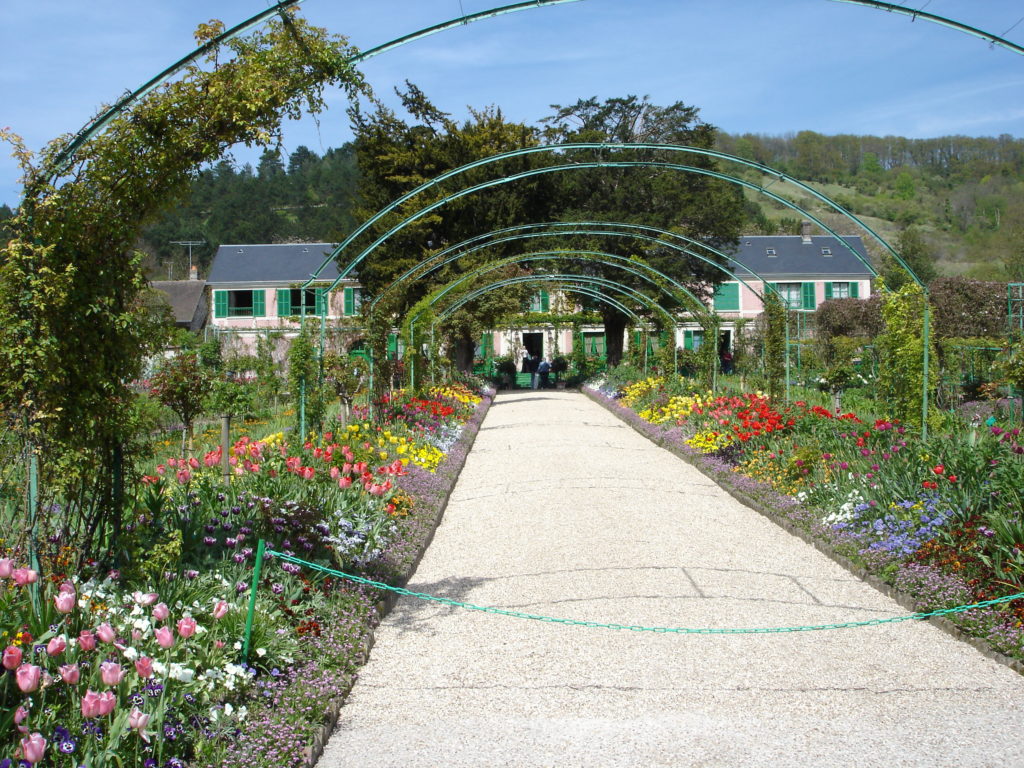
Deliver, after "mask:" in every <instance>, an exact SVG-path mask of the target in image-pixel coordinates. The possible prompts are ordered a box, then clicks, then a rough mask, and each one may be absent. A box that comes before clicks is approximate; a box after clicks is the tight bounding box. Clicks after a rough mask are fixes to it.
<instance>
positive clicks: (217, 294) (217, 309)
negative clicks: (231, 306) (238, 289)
mask: <svg viewBox="0 0 1024 768" xmlns="http://www.w3.org/2000/svg"><path fill="white" fill-rule="evenodd" d="M213 316H214V317H227V316H228V292H227V291H214V292H213Z"/></svg>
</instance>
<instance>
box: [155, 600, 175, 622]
mask: <svg viewBox="0 0 1024 768" xmlns="http://www.w3.org/2000/svg"><path fill="white" fill-rule="evenodd" d="M170 615H171V611H170V609H169V608H168V607H167V604H166V603H157V604H156V605H155V606H154V607H153V618H154V619H156V620H157V621H167V617H168V616H170Z"/></svg>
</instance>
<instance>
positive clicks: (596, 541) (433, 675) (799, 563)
mask: <svg viewBox="0 0 1024 768" xmlns="http://www.w3.org/2000/svg"><path fill="white" fill-rule="evenodd" d="M409 588H410V589H413V590H416V591H423V592H429V593H433V594H439V595H444V596H447V597H451V598H454V599H457V600H464V601H469V602H473V603H476V604H482V605H493V606H499V607H503V608H510V609H513V610H520V611H525V612H530V613H538V614H547V615H551V616H559V617H568V618H576V619H589V620H595V621H602V622H620V623H626V624H643V625H647V626H656V625H660V626H666V625H667V626H693V627H702V626H707V627H749V626H784V625H800V624H819V623H829V622H838V621H848V620H862V619H871V618H876V617H886V616H897V615H903V614H905V613H906V611H905V609H903V608H901V607H900V606H899V605H897V604H896V603H894V602H892V601H891V600H889V599H888V598H886V597H884V596H883V595H881V594H880V593H878V592H877V591H875V590H874V589H872V588H871V587H869V586H867V585H866V584H864V583H863V582H861V581H859V580H858V579H856V578H855V577H853V576H851V575H850V574H849V573H848V572H846V571H845V570H843V569H841V568H840V567H839V566H837V565H836V564H835V563H833V562H832V561H831V560H829V559H828V558H826V557H825V556H823V555H821V554H820V553H819V552H817V551H816V550H814V549H813V548H812V547H810V546H808V545H807V544H806V543H804V542H803V541H801V540H800V539H797V538H795V537H793V536H791V535H789V534H787V533H786V532H784V531H783V530H781V529H780V528H778V527H777V526H775V525H774V524H772V523H771V522H770V521H768V520H767V519H765V518H764V517H762V516H761V515H759V514H757V513H756V512H754V511H752V510H750V509H749V508H747V507H744V506H742V505H741V504H739V503H738V502H737V501H735V500H734V499H732V498H731V497H730V496H728V495H727V494H726V493H725V492H723V491H722V490H721V489H720V488H719V487H718V486H716V485H715V484H714V483H713V482H711V481H710V480H709V479H707V478H706V477H705V476H703V475H702V474H700V473H699V472H698V471H697V470H695V469H693V468H692V467H691V466H689V465H688V464H686V463H684V462H682V461H680V460H679V459H677V458H676V457H674V456H672V455H671V454H670V453H668V452H666V451H664V450H662V449H660V448H658V447H656V446H654V445H653V444H652V443H650V442H649V441H648V440H646V439H645V438H643V437H641V436H640V435H638V434H637V433H635V432H634V431H633V430H632V429H630V428H629V427H627V426H625V425H624V424H623V423H622V422H620V421H619V420H618V419H616V418H615V417H614V416H612V415H611V414H610V413H608V412H607V411H605V410H604V409H603V408H601V407H600V406H598V405H597V404H595V403H593V402H591V401H590V400H588V399H587V398H585V397H584V396H582V395H579V394H573V393H566V392H561V391H542V392H515V393H510V394H501V395H499V396H498V398H497V399H496V400H495V402H494V405H493V406H492V408H491V411H490V413H488V415H487V417H486V419H485V421H484V422H483V425H482V428H481V430H480V434H479V436H478V437H477V441H476V444H475V445H474V447H473V450H472V451H471V453H470V455H469V458H468V461H467V462H466V466H465V469H464V470H463V472H462V475H461V477H460V479H459V482H458V485H457V486H456V488H455V490H454V493H453V495H452V498H451V501H450V503H449V506H448V509H447V512H446V513H445V517H444V521H443V523H442V525H441V526H440V528H439V529H438V532H437V536H436V538H435V540H434V542H433V544H432V545H431V547H430V549H429V550H428V551H427V554H426V556H425V557H424V559H423V562H422V563H421V565H420V567H419V569H418V571H417V572H416V574H415V576H414V577H413V580H412V582H411V583H410V585H409ZM1022 729H1024V677H1021V676H1019V675H1017V674H1016V673H1014V672H1012V671H1011V670H1009V669H1007V668H1006V667H1003V666H1000V665H998V664H996V663H995V662H993V661H991V660H989V659H987V658H985V657H984V656H982V655H981V654H980V653H979V652H978V651H976V650H974V649H973V648H971V647H970V646H968V645H966V644H964V643H960V642H957V641H955V640H953V639H952V638H950V637H949V636H947V635H946V634H944V633H943V632H941V631H940V630H939V629H937V628H936V627H934V626H932V625H930V624H927V623H922V622H914V623H911V622H906V623H900V624H890V625H883V626H875V627H867V628H859V629H846V630H837V631H824V632H802V633H793V634H778V635H733V636H728V635H713V636H704V635H692V636H684V635H674V634H669V635H665V634H651V633H634V632H628V631H612V630H607V629H589V628H583V627H569V626H560V625H552V624H546V623H540V622H536V621H526V620H521V619H514V618H508V617H503V616H495V615H488V614H481V613H476V612H469V611H465V610H460V609H455V608H449V607H445V606H441V605H438V604H432V603H424V602H420V601H418V600H413V599H411V598H403V599H401V600H400V601H399V603H398V605H397V607H396V608H395V610H394V611H393V612H392V613H391V614H390V615H389V616H388V617H387V619H386V620H385V621H384V623H383V625H382V626H381V627H380V628H379V629H378V631H377V643H376V645H375V647H374V649H373V653H372V658H371V660H370V662H369V663H368V664H367V665H366V667H365V668H364V669H363V671H362V674H361V677H360V679H359V681H358V682H357V683H356V686H355V688H354V689H353V691H352V695H351V698H350V700H349V703H348V704H347V705H346V706H345V708H344V709H343V710H342V717H341V720H340V722H339V725H338V729H337V731H336V732H335V734H334V736H333V738H332V739H331V741H330V743H329V745H328V747H327V750H326V752H325V754H324V756H323V758H322V759H321V762H320V766H321V768H341V767H342V766H365V765H366V764H373V765H376V766H491V765H493V766H498V765H501V766H555V765H557V766H624V765H637V766H656V765H666V766H667V765H673V766H678V765H716V766H717V765H745V766H753V765H765V766H778V765H795V764H798V763H799V764H812V765H813V764H824V765H829V766H873V765H879V766H881V765H884V766H918V765H920V766H929V767H934V766H988V765H993V766H995V765H999V766H1007V765H1024V740H1022V739H1021V738H1020V733H1021V731H1022Z"/></svg>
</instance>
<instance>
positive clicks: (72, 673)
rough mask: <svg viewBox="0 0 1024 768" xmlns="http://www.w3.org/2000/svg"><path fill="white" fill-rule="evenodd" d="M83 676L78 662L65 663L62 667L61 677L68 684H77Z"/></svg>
mask: <svg viewBox="0 0 1024 768" xmlns="http://www.w3.org/2000/svg"><path fill="white" fill-rule="evenodd" d="M81 676H82V675H81V672H80V671H79V669H78V665H77V664H63V665H61V667H60V679H61V680H63V681H64V682H65V683H67V684H68V685H77V684H78V680H79V679H80V678H81Z"/></svg>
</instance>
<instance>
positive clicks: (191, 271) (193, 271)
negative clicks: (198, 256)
mask: <svg viewBox="0 0 1024 768" xmlns="http://www.w3.org/2000/svg"><path fill="white" fill-rule="evenodd" d="M188 279H189V280H198V279H199V267H197V266H195V265H194V264H193V265H192V266H191V267H189V268H188Z"/></svg>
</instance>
